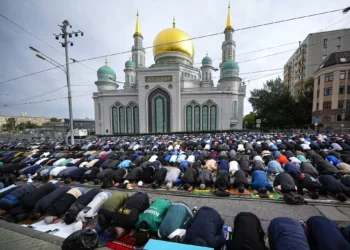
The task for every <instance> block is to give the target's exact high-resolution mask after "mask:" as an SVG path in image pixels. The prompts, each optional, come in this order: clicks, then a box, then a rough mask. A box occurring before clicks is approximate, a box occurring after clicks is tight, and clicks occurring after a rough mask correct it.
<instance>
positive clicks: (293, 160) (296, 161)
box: [289, 156, 301, 164]
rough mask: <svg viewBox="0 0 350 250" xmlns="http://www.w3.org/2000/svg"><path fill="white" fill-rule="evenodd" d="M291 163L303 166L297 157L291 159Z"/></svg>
mask: <svg viewBox="0 0 350 250" xmlns="http://www.w3.org/2000/svg"><path fill="white" fill-rule="evenodd" d="M289 161H290V162H293V163H297V164H301V161H300V160H299V159H298V158H296V157H294V156H293V157H289Z"/></svg>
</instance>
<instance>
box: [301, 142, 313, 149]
mask: <svg viewBox="0 0 350 250" xmlns="http://www.w3.org/2000/svg"><path fill="white" fill-rule="evenodd" d="M300 146H301V147H302V148H303V150H311V148H310V146H309V145H307V144H304V143H303V144H301V145H300Z"/></svg>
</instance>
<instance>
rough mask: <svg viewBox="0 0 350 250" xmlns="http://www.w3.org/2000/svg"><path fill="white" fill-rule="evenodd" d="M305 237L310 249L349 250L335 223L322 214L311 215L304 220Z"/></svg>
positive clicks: (349, 246) (349, 245)
mask: <svg viewBox="0 0 350 250" xmlns="http://www.w3.org/2000/svg"><path fill="white" fill-rule="evenodd" d="M306 228H307V239H308V241H309V245H310V248H311V249H312V250H350V244H349V243H348V242H347V241H346V240H345V238H344V237H343V235H342V234H341V232H340V231H339V228H338V226H337V224H336V223H335V222H334V221H331V220H329V219H328V218H326V217H323V216H312V217H310V218H309V219H308V220H307V222H306Z"/></svg>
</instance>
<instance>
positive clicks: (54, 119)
mask: <svg viewBox="0 0 350 250" xmlns="http://www.w3.org/2000/svg"><path fill="white" fill-rule="evenodd" d="M50 122H58V119H57V118H56V117H52V118H51V119H50Z"/></svg>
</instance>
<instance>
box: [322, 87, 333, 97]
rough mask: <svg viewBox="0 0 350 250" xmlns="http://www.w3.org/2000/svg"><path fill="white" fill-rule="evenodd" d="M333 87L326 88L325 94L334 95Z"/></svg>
mask: <svg viewBox="0 0 350 250" xmlns="http://www.w3.org/2000/svg"><path fill="white" fill-rule="evenodd" d="M332 92H333V88H324V93H323V95H324V96H328V95H332Z"/></svg>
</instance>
